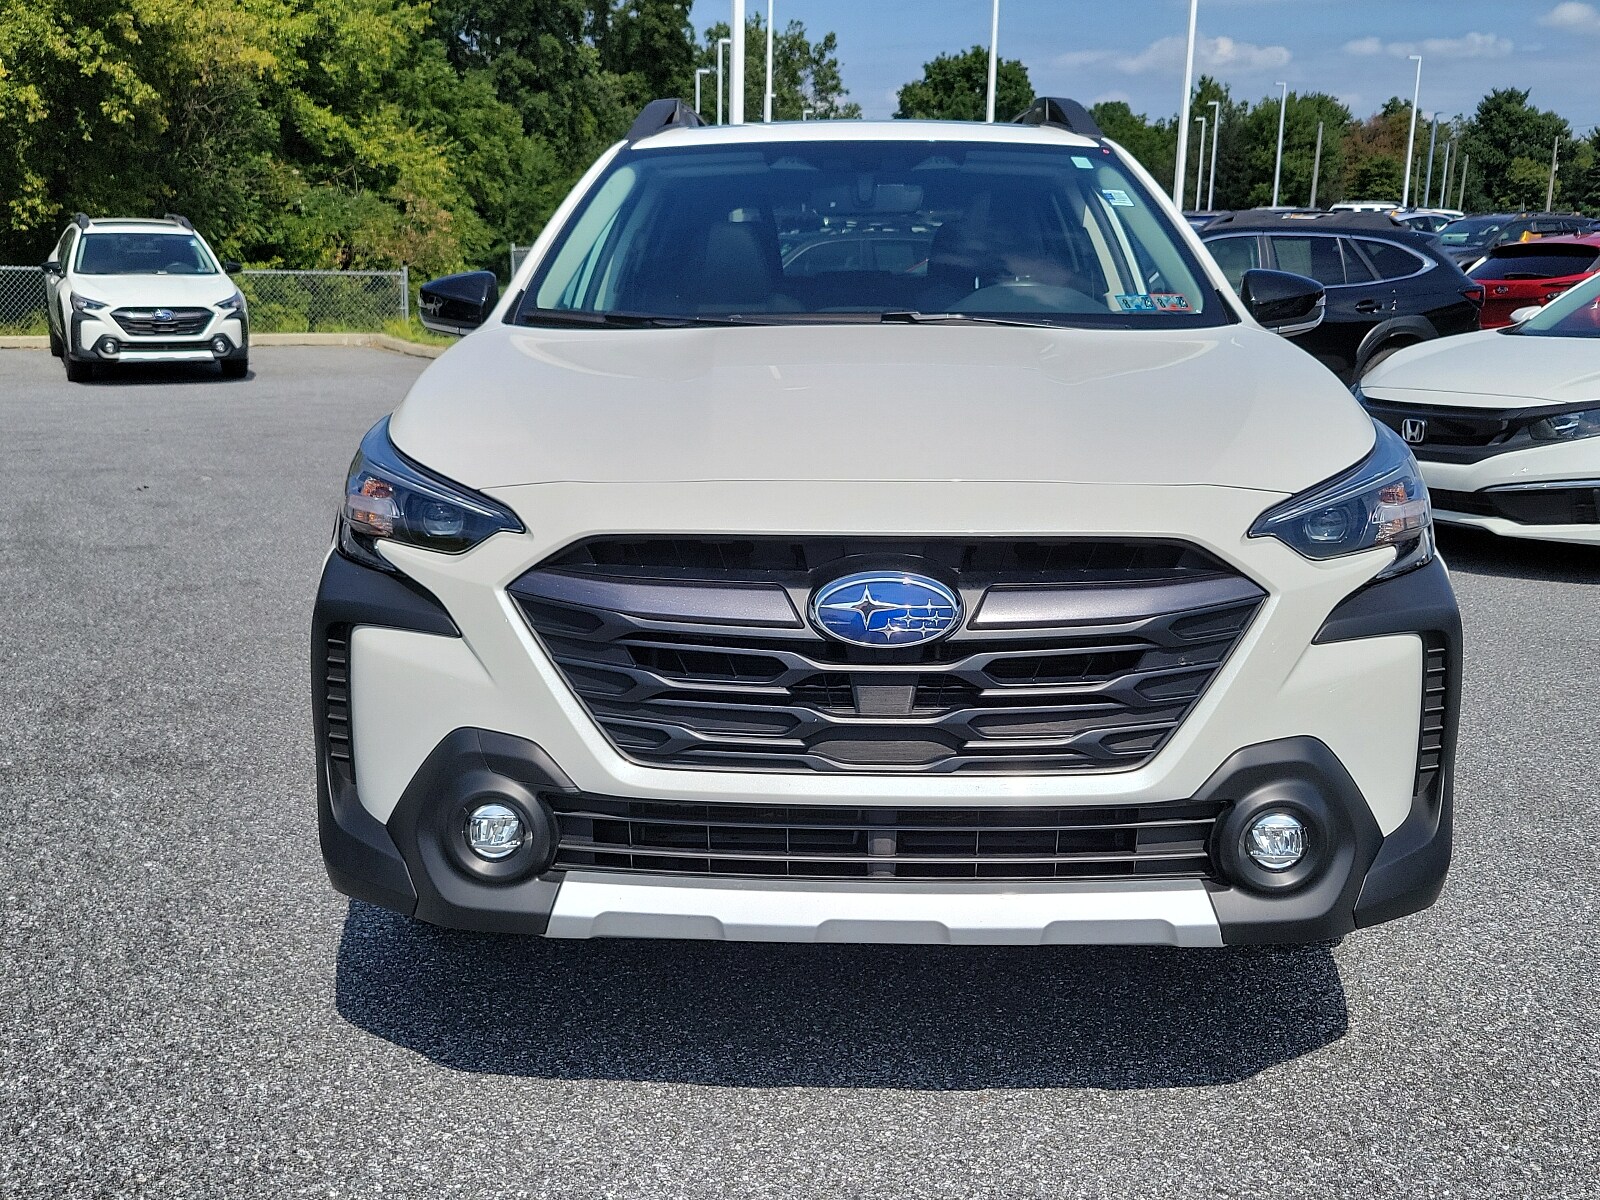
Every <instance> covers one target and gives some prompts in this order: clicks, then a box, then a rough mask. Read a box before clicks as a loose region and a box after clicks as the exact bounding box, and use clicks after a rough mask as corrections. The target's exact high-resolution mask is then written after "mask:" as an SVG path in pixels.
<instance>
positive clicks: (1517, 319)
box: [1511, 304, 1544, 325]
mask: <svg viewBox="0 0 1600 1200" xmlns="http://www.w3.org/2000/svg"><path fill="white" fill-rule="evenodd" d="M1543 311H1544V309H1542V308H1540V307H1539V306H1538V305H1537V304H1530V305H1529V306H1528V307H1527V308H1519V309H1517V310H1516V311H1515V312H1513V313H1512V314H1511V323H1512V324H1513V325H1521V324H1522V323H1523V322H1524V321H1531V320H1533V318H1534V317H1537V316H1538V315H1539V314H1540V313H1542V312H1543Z"/></svg>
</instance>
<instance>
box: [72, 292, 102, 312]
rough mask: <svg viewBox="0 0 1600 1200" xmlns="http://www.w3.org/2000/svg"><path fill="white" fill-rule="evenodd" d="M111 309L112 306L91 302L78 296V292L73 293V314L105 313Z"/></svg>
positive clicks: (95, 301) (96, 301)
mask: <svg viewBox="0 0 1600 1200" xmlns="http://www.w3.org/2000/svg"><path fill="white" fill-rule="evenodd" d="M109 307H110V305H108V304H102V303H101V302H100V301H98V300H91V299H89V297H87V296H80V295H78V293H77V292H73V293H72V311H73V312H80V313H89V312H102V311H104V310H105V309H107V308H109Z"/></svg>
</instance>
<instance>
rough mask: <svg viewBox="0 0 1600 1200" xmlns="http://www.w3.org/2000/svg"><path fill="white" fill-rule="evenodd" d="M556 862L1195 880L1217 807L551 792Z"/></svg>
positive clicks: (778, 871)
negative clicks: (965, 804)
mask: <svg viewBox="0 0 1600 1200" xmlns="http://www.w3.org/2000/svg"><path fill="white" fill-rule="evenodd" d="M546 799H547V800H548V801H549V802H550V803H551V805H552V806H553V807H554V808H555V810H556V822H557V825H558V826H559V828H560V841H559V849H558V851H557V856H556V864H555V865H556V867H557V868H558V869H568V870H587V869H592V870H605V871H634V872H648V873H651V874H668V875H742V876H784V877H787V878H792V879H1119V878H1197V877H1205V876H1208V875H1210V874H1211V873H1212V869H1211V858H1210V853H1209V850H1208V846H1209V844H1210V839H1211V832H1212V829H1213V826H1214V825H1215V823H1216V820H1217V816H1218V814H1219V812H1220V806H1219V805H1217V804H1196V803H1188V804H1176V805H1165V806H1158V807H1148V808H990V809H973V808H962V809H946V808H821V807H806V808H797V807H767V806H754V805H736V804H717V805H702V804H689V803H677V802H664V801H642V800H615V799H609V798H603V797H596V796H577V795H563V794H552V795H548V796H546Z"/></svg>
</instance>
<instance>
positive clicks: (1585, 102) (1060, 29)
mask: <svg viewBox="0 0 1600 1200" xmlns="http://www.w3.org/2000/svg"><path fill="white" fill-rule="evenodd" d="M746 3H747V5H748V6H749V8H750V9H752V10H759V11H761V12H763V13H765V11H766V0H746ZM776 4H777V21H778V24H779V25H780V26H781V25H782V24H783V23H784V22H785V21H787V20H789V19H791V18H797V19H799V20H802V21H804V22H805V23H806V27H807V29H808V30H809V31H810V32H812V33H813V34H817V33H821V32H824V31H826V30H829V29H832V30H834V31H835V32H836V33H838V35H839V60H840V65H841V66H842V67H843V71H844V80H845V84H846V86H848V87H849V88H850V93H851V97H852V99H854V100H856V101H858V102H859V103H860V104H861V106H862V107H863V108H864V109H865V110H866V115H867V116H869V117H887V116H890V115H891V114H892V113H893V111H894V103H895V101H894V95H895V92H896V90H897V89H898V88H899V87H900V85H901V84H903V83H905V82H906V81H907V80H910V79H914V78H916V77H917V76H918V75H919V74H921V70H922V64H923V63H924V62H925V61H926V60H927V59H929V58H932V57H933V56H934V55H936V54H938V53H940V52H942V51H946V50H956V49H963V48H966V47H968V46H972V45H974V44H987V43H988V39H989V8H990V4H989V0H776ZM1188 7H1189V6H1188V0H1001V9H1000V52H1001V54H1002V55H1004V56H1005V57H1008V58H1021V59H1022V61H1023V62H1024V63H1026V64H1027V67H1028V71H1029V74H1030V75H1031V77H1032V79H1033V82H1034V86H1035V88H1036V90H1038V91H1039V92H1041V93H1045V94H1056V95H1066V96H1071V97H1074V98H1075V99H1079V100H1083V101H1085V102H1093V101H1097V100H1103V99H1118V100H1126V101H1128V102H1129V103H1130V104H1132V105H1133V107H1134V109H1135V111H1139V112H1148V113H1150V114H1151V115H1156V114H1164V113H1172V112H1175V111H1177V108H1178V103H1179V100H1180V99H1181V92H1182V90H1183V61H1182V60H1183V39H1184V35H1185V33H1186V30H1187V21H1188ZM729 8H730V5H729V3H728V0H695V3H694V9H693V17H694V22H695V27H696V29H698V30H703V29H704V28H705V26H706V25H709V24H710V23H711V22H713V21H716V20H726V19H727V13H728V11H729ZM1200 36H1201V49H1200V55H1199V68H1198V69H1200V70H1206V71H1210V72H1211V73H1212V74H1214V75H1216V76H1218V77H1219V78H1221V79H1222V80H1224V81H1225V82H1227V83H1228V84H1229V85H1230V86H1231V87H1232V88H1233V92H1234V95H1235V96H1243V97H1248V98H1251V99H1259V98H1260V97H1262V96H1266V95H1268V94H1273V93H1276V91H1277V89H1276V88H1275V87H1274V86H1273V83H1274V81H1275V80H1279V79H1286V80H1288V81H1289V84H1290V86H1291V88H1295V89H1300V90H1305V91H1326V92H1332V93H1333V94H1334V95H1337V96H1339V97H1340V98H1341V99H1343V100H1344V101H1345V102H1346V103H1348V104H1349V105H1350V107H1351V108H1352V109H1353V110H1354V111H1355V112H1356V114H1357V115H1358V116H1365V115H1367V114H1368V113H1370V112H1372V111H1373V110H1375V109H1377V108H1378V107H1379V106H1380V105H1382V103H1383V102H1384V101H1385V100H1386V99H1388V98H1389V97H1390V96H1394V95H1404V96H1407V97H1409V96H1410V94H1411V89H1412V85H1413V82H1414V79H1415V74H1414V72H1415V70H1416V65H1415V64H1414V63H1411V62H1409V61H1408V60H1407V55H1410V54H1417V53H1420V54H1422V55H1423V57H1424V63H1423V75H1422V104H1421V109H1422V112H1423V113H1424V114H1426V113H1429V112H1433V111H1436V110H1437V111H1439V112H1441V113H1442V114H1444V115H1447V116H1448V115H1453V114H1455V113H1470V112H1471V111H1472V109H1473V108H1474V107H1476V105H1477V102H1478V100H1479V98H1480V97H1482V96H1483V94H1484V93H1485V92H1486V91H1488V90H1489V89H1490V88H1492V87H1510V86H1514V87H1521V88H1532V90H1533V97H1532V99H1533V102H1534V103H1535V104H1537V105H1539V106H1540V107H1542V108H1553V109H1555V110H1556V111H1558V112H1560V113H1561V114H1562V115H1563V116H1565V117H1566V118H1567V119H1568V120H1570V121H1571V122H1572V123H1573V125H1574V127H1575V128H1576V130H1577V131H1578V132H1580V133H1582V132H1587V131H1588V130H1589V129H1590V128H1591V127H1593V126H1595V125H1600V86H1596V69H1597V67H1600V0H1596V2H1595V3H1582V2H1578V0H1564V2H1562V0H1200ZM754 61H756V60H755V57H754V56H752V62H754Z"/></svg>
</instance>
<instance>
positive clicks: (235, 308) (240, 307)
mask: <svg viewBox="0 0 1600 1200" xmlns="http://www.w3.org/2000/svg"><path fill="white" fill-rule="evenodd" d="M217 307H218V308H220V309H221V310H222V311H223V312H243V311H244V293H243V292H240V291H235V292H234V293H233V295H231V296H229V297H228V298H227V299H226V300H224V301H222V302H221V303H220V304H218V305H217Z"/></svg>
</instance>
